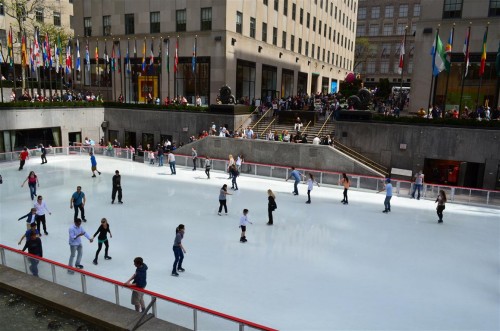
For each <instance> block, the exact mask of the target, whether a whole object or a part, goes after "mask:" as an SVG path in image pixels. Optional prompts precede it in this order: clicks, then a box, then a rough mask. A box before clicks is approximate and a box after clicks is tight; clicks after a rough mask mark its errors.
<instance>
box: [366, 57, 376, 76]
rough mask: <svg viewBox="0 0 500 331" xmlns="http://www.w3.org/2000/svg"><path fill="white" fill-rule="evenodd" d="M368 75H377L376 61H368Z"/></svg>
mask: <svg viewBox="0 0 500 331" xmlns="http://www.w3.org/2000/svg"><path fill="white" fill-rule="evenodd" d="M366 73H368V74H374V73H375V61H373V60H368V61H366Z"/></svg>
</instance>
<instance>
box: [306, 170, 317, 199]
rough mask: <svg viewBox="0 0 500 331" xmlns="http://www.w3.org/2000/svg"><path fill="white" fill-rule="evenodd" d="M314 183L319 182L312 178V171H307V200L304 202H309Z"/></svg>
mask: <svg viewBox="0 0 500 331" xmlns="http://www.w3.org/2000/svg"><path fill="white" fill-rule="evenodd" d="M314 184H316V185H318V187H319V183H318V182H317V181H315V180H314V176H313V174H312V173H309V179H307V201H306V203H308V204H310V203H311V191H312V190H313V187H314Z"/></svg>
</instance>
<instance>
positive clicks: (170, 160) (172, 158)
mask: <svg viewBox="0 0 500 331" xmlns="http://www.w3.org/2000/svg"><path fill="white" fill-rule="evenodd" d="M167 153H168V154H167V161H168V164H169V165H170V174H171V175H175V174H177V172H176V171H175V155H174V153H172V151H170V150H168V151H167Z"/></svg>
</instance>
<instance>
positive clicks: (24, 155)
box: [19, 147, 30, 171]
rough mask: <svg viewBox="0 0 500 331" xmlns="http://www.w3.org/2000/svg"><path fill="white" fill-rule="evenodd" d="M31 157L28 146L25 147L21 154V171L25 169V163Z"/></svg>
mask: <svg viewBox="0 0 500 331" xmlns="http://www.w3.org/2000/svg"><path fill="white" fill-rule="evenodd" d="M29 158H30V154H29V153H28V148H27V147H24V148H23V151H22V152H21V153H20V154H19V171H21V170H23V167H24V164H25V163H26V160H27V159H29Z"/></svg>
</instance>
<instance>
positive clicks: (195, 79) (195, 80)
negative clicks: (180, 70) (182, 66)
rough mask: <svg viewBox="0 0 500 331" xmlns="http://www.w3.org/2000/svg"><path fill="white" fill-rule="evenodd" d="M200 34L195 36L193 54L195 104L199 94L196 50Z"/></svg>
mask: <svg viewBox="0 0 500 331" xmlns="http://www.w3.org/2000/svg"><path fill="white" fill-rule="evenodd" d="M197 43H198V35H196V36H194V54H193V58H194V59H193V61H194V62H193V73H194V104H195V105H196V98H197V96H198V93H197V91H198V89H197V76H198V70H196V65H197V62H198V61H197V58H196V55H197V54H196V52H197V51H198V49H197V48H198V45H197Z"/></svg>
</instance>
